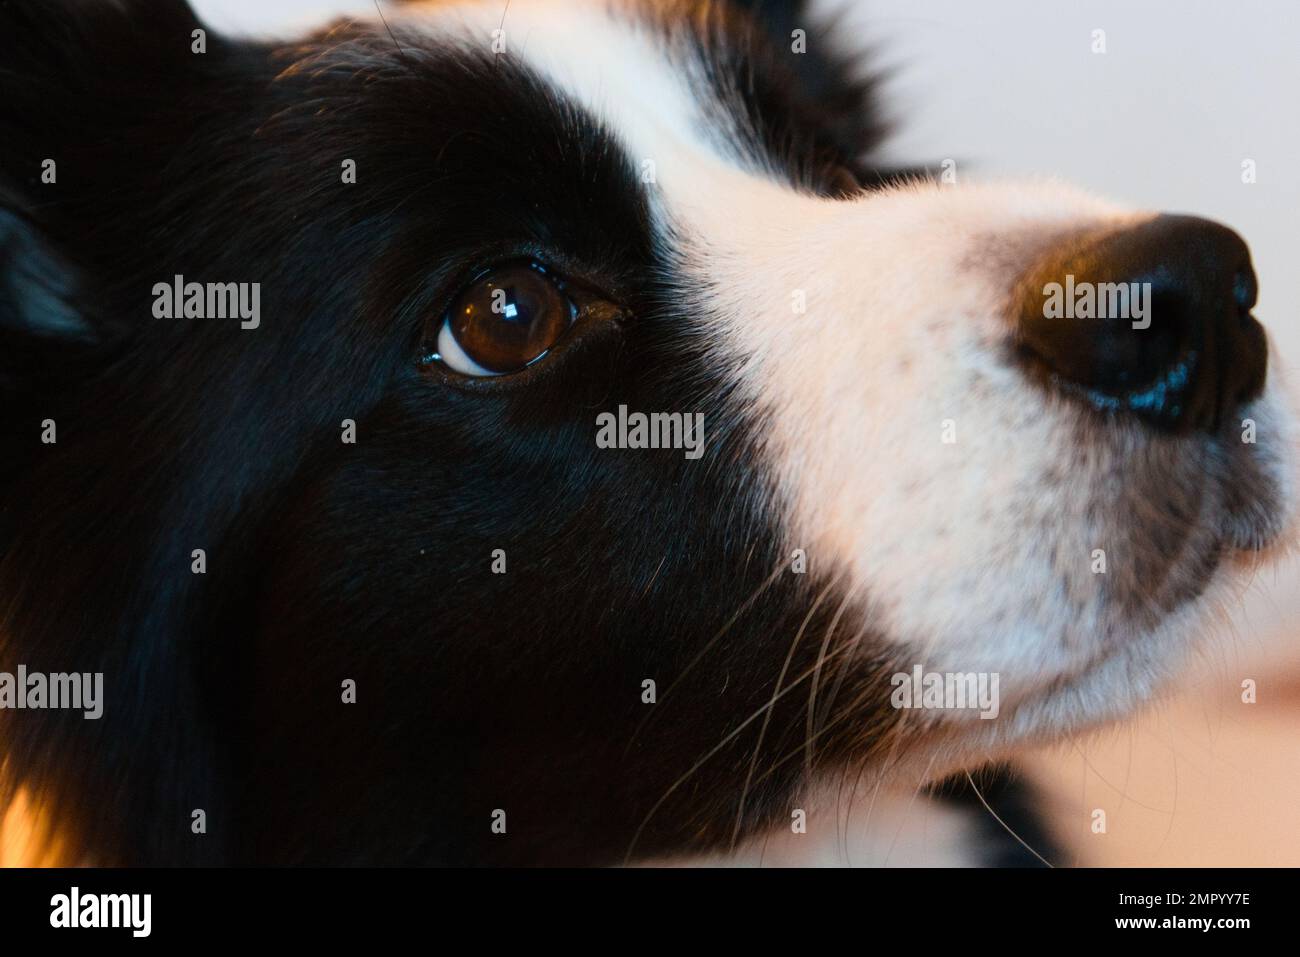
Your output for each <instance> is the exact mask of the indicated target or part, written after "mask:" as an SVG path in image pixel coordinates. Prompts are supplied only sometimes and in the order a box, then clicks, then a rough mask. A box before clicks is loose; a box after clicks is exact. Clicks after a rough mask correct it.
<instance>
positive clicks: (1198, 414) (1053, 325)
mask: <svg viewBox="0 0 1300 957" xmlns="http://www.w3.org/2000/svg"><path fill="white" fill-rule="evenodd" d="M1016 300H1017V308H1018V309H1019V316H1018V330H1017V331H1018V336H1017V341H1018V344H1019V346H1020V347H1021V349H1022V350H1023V351H1024V352H1026V353H1027V354H1028V355H1029V356H1030V357H1031V361H1032V362H1033V364H1035V365H1037V366H1038V367H1039V368H1041V369H1042V370H1044V371H1046V373H1047V374H1048V377H1049V378H1050V379H1051V380H1052V382H1053V383H1055V384H1057V385H1058V386H1060V387H1061V388H1063V389H1065V390H1066V391H1069V392H1073V393H1076V394H1078V395H1080V396H1082V397H1083V398H1085V399H1086V400H1088V401H1089V402H1091V403H1092V404H1093V405H1094V406H1095V407H1097V408H1099V409H1102V410H1106V411H1127V412H1129V413H1132V414H1134V415H1137V416H1139V417H1141V418H1143V419H1145V420H1146V421H1148V422H1150V423H1152V424H1154V425H1156V426H1158V427H1160V428H1162V429H1166V430H1169V431H1173V432H1187V431H1191V430H1193V429H1205V430H1210V431H1215V430H1217V429H1218V427H1219V423H1220V421H1221V420H1222V419H1223V418H1224V417H1225V416H1227V415H1230V414H1231V413H1232V411H1233V410H1234V409H1235V408H1237V407H1238V406H1239V405H1240V404H1241V403H1243V402H1245V401H1247V400H1249V399H1252V398H1254V397H1256V396H1257V395H1259V393H1260V392H1261V390H1262V389H1263V387H1264V376H1265V371H1266V368H1267V362H1268V347H1267V343H1266V341H1265V337H1264V330H1263V328H1262V327H1261V326H1260V324H1259V323H1258V322H1256V321H1255V319H1254V317H1253V316H1251V314H1250V309H1251V307H1253V306H1254V305H1255V272H1254V270H1253V269H1252V268H1251V264H1250V251H1249V249H1247V247H1246V244H1245V243H1244V242H1243V241H1242V239H1241V237H1240V236H1238V235H1237V234H1236V233H1235V232H1233V231H1232V230H1231V229H1228V228H1227V227H1226V226H1221V225H1219V224H1218V223H1212V222H1210V221H1209V220H1205V219H1198V218H1196V217H1193V216H1159V217H1157V218H1155V219H1153V220H1151V221H1149V222H1146V223H1143V224H1142V225H1139V226H1135V227H1132V228H1129V229H1124V230H1121V231H1118V232H1113V233H1109V234H1107V235H1104V236H1102V237H1100V238H1097V237H1088V238H1085V239H1083V240H1078V239H1076V240H1073V241H1069V242H1066V243H1064V244H1063V245H1062V246H1061V247H1060V248H1058V249H1056V250H1054V251H1052V252H1051V253H1049V255H1048V257H1047V259H1046V260H1044V261H1040V262H1039V263H1038V264H1037V265H1036V266H1035V267H1034V268H1033V269H1032V270H1031V271H1030V272H1029V273H1028V274H1027V275H1026V276H1025V278H1024V279H1023V280H1022V282H1021V283H1020V287H1019V290H1018V292H1017V295H1016Z"/></svg>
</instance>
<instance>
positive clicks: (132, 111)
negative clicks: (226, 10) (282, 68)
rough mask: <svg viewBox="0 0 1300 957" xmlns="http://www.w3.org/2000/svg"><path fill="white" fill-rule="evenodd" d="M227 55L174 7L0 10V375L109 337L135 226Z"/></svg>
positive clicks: (3, 4) (112, 4)
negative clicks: (108, 305)
mask: <svg viewBox="0 0 1300 957" xmlns="http://www.w3.org/2000/svg"><path fill="white" fill-rule="evenodd" d="M232 49H234V48H233V47H232V46H231V45H230V44H228V43H226V41H224V40H222V39H221V38H220V37H217V36H214V35H212V36H210V35H208V33H207V31H206V30H205V29H204V28H203V26H202V24H201V23H200V22H199V20H198V19H197V17H196V16H195V15H194V13H193V11H192V10H191V9H190V7H189V6H188V4H186V3H185V2H184V0H0V91H3V92H2V94H0V376H5V375H7V376H8V377H9V378H12V377H14V376H15V375H18V374H19V373H20V371H21V367H22V366H30V365H32V364H34V363H36V362H37V360H36V359H35V358H34V357H35V356H38V355H42V354H50V353H51V349H52V348H56V347H57V346H59V345H64V346H69V347H71V346H73V345H77V346H85V345H88V344H92V343H94V342H96V341H102V340H104V339H106V338H111V337H112V333H113V330H106V329H104V328H102V327H101V326H99V325H98V324H97V321H96V318H95V311H96V309H97V305H98V302H99V301H100V300H102V294H103V292H104V291H105V286H106V285H111V282H112V277H113V276H115V275H120V274H121V273H122V272H123V271H124V270H123V266H124V264H125V263H124V258H125V257H126V256H128V255H129V254H130V252H129V247H130V246H131V245H132V244H131V243H129V242H127V241H125V240H127V239H128V238H129V237H130V235H131V230H132V228H133V224H132V219H133V215H134V214H135V212H136V211H138V210H140V209H143V208H146V207H148V206H149V205H150V204H151V203H153V202H154V201H155V200H156V197H153V196H151V195H149V182H150V180H151V178H154V179H156V177H154V175H153V174H154V173H156V171H157V170H158V169H160V168H164V167H165V166H166V164H167V162H168V160H169V158H170V156H171V155H173V154H174V151H175V149H176V144H178V143H182V142H185V140H186V138H187V137H189V136H190V135H191V134H192V131H193V126H194V123H195V122H198V121H199V120H196V119H195V118H194V117H196V116H199V117H201V116H202V111H201V110H195V109H193V107H194V105H195V104H196V103H200V102H202V98H203V93H204V92H205V91H206V90H207V89H210V88H211V86H212V85H213V84H216V83H219V82H220V81H219V77H220V76H221V73H222V71H223V69H224V64H226V63H227V62H228V60H229V58H230V56H231V54H232ZM205 84H206V85H205ZM70 351H75V350H70Z"/></svg>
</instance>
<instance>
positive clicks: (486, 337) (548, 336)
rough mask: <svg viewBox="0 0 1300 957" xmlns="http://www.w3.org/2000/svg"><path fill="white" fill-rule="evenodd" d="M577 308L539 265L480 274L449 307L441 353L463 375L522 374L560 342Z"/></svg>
mask: <svg viewBox="0 0 1300 957" xmlns="http://www.w3.org/2000/svg"><path fill="white" fill-rule="evenodd" d="M576 315H577V308H576V307H575V306H574V304H573V302H572V301H571V300H570V299H569V297H568V296H567V295H565V293H564V291H563V290H562V289H561V288H560V287H559V286H558V285H557V284H556V282H555V281H554V280H553V279H552V278H551V277H550V275H548V274H547V272H546V270H545V268H544V267H542V266H541V265H539V264H538V263H532V262H529V263H516V264H513V265H508V266H502V267H500V268H498V269H494V270H492V271H490V272H488V273H485V274H484V275H482V276H480V277H479V278H478V279H476V280H475V281H474V283H473V284H472V285H470V286H469V288H467V289H465V290H464V291H463V292H462V293H461V294H460V295H459V296H457V297H456V299H455V301H454V302H452V304H451V306H450V307H449V308H448V310H447V313H446V317H445V319H444V321H443V324H442V327H441V329H440V330H439V332H438V341H437V345H436V354H435V356H434V358H437V359H440V360H441V361H442V362H443V363H444V364H445V365H447V366H448V367H449V368H451V369H453V370H454V371H456V372H459V373H461V374H463V375H473V376H490V375H504V374H506V373H510V372H518V371H519V370H520V369H522V368H524V367H525V366H527V365H528V364H529V363H532V362H535V361H536V360H537V359H539V358H541V357H542V356H543V355H545V354H546V352H547V351H548V350H549V349H550V348H551V347H552V346H554V345H555V343H556V342H557V341H559V339H560V337H561V336H562V335H563V334H564V332H565V330H567V329H568V328H569V326H570V325H571V324H572V323H573V319H574V317H575V316H576Z"/></svg>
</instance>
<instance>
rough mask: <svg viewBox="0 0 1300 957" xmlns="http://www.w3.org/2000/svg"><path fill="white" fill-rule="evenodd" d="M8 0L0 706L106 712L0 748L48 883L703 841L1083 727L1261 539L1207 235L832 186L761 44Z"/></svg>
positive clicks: (1240, 327) (1272, 440)
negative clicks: (10, 698) (312, 31)
mask: <svg viewBox="0 0 1300 957" xmlns="http://www.w3.org/2000/svg"><path fill="white" fill-rule="evenodd" d="M56 6H57V7H58V8H59V9H58V11H57V12H56V11H55V10H54V9H51V6H50V4H49V3H40V4H37V3H35V2H31V3H28V2H22V0H20V2H17V3H10V4H7V5H6V6H5V7H4V8H3V12H0V18H2V19H3V24H2V25H3V27H4V28H5V29H3V30H0V36H2V37H3V39H0V75H2V76H3V77H4V81H5V88H6V96H5V97H4V98H3V101H2V102H0V173H3V179H2V180H0V190H3V193H2V194H0V195H2V196H3V201H4V205H3V207H2V210H3V211H0V244H3V248H4V249H5V250H6V253H7V258H6V259H5V260H4V261H3V263H0V336H3V354H0V384H2V385H3V388H4V389H5V392H6V396H7V399H6V401H7V402H8V403H9V408H11V409H12V410H13V411H12V412H8V411H7V412H6V414H5V416H4V417H3V418H4V422H3V428H4V430H5V443H6V445H5V465H4V479H5V483H6V485H5V495H4V501H3V509H4V512H3V516H4V517H3V526H2V528H0V531H2V532H3V541H4V546H5V552H4V555H3V560H2V563H0V589H3V591H2V593H0V594H2V596H3V606H0V629H3V632H4V634H3V645H0V648H2V650H3V658H0V669H2V668H6V667H7V668H11V667H12V666H14V665H16V664H18V663H24V664H26V665H27V666H28V667H29V668H33V669H43V670H46V671H84V672H95V671H102V672H103V673H104V676H105V678H104V681H105V697H106V701H105V710H104V716H103V717H102V718H101V719H100V720H98V721H84V720H82V719H81V717H80V715H75V716H69V715H67V714H63V713H57V712H45V713H39V714H37V713H30V712H29V713H12V712H11V713H0V720H3V722H4V729H5V733H4V736H5V740H6V742H12V745H11V746H10V750H9V753H8V758H7V761H8V768H9V770H8V774H9V776H10V777H11V778H13V779H15V780H17V781H19V782H20V783H24V784H25V785H26V786H27V787H29V788H31V789H32V790H33V791H35V792H38V793H40V794H43V795H48V796H49V799H50V800H55V799H57V800H58V801H60V802H61V803H60V805H59V806H60V807H61V808H63V809H64V810H65V812H66V814H67V818H68V820H69V821H70V822H72V826H73V827H74V828H75V829H76V831H77V832H78V833H79V834H81V835H82V838H81V839H82V840H83V841H85V842H86V843H87V844H88V845H89V846H90V847H91V848H92V853H93V855H95V856H97V857H98V859H101V860H112V859H132V858H143V859H167V860H175V859H197V860H205V859H207V860H211V859H230V858H238V859H250V860H280V861H283V860H297V861H307V860H375V861H415V860H444V861H480V862H482V861H544V862H561V861H588V862H606V861H616V860H621V859H623V858H624V856H625V855H628V854H631V855H633V856H641V855H650V854H658V853H667V852H671V851H677V850H684V849H689V848H707V847H725V846H727V845H729V844H730V843H732V842H734V841H736V840H737V839H740V838H743V837H745V836H746V835H749V834H752V833H754V832H756V831H758V830H760V829H762V828H763V827H766V826H769V825H770V824H771V823H772V822H773V821H774V820H778V819H782V820H788V817H789V814H790V809H791V807H793V806H795V805H798V804H800V803H801V802H803V801H805V800H810V799H811V797H812V794H811V792H813V791H815V790H816V789H817V788H818V787H819V786H820V785H821V784H822V783H824V782H825V781H826V780H827V779H828V778H830V777H833V776H835V775H840V774H843V773H845V772H846V771H850V770H851V771H852V772H853V773H854V774H855V775H856V774H858V773H859V772H865V773H866V774H867V775H869V776H871V775H875V776H880V775H886V776H888V775H897V776H900V777H902V778H904V779H906V780H908V781H909V782H911V783H916V782H918V781H921V780H924V779H926V778H927V777H934V776H937V775H940V774H944V773H947V772H949V771H952V770H954V769H956V768H959V767H962V766H963V765H966V764H970V763H974V762H978V761H981V760H984V759H985V758H987V757H988V756H990V755H996V754H998V753H999V752H1000V751H1001V750H1002V749H1004V748H1007V747H1009V746H1012V745H1015V744H1017V743H1021V742H1024V741H1026V740H1030V739H1035V738H1044V737H1050V736H1052V735H1058V734H1061V733H1065V732H1068V731H1070V730H1072V729H1076V728H1080V727H1084V726H1087V725H1090V724H1093V723H1095V722H1098V721H1101V720H1104V719H1107V718H1110V717H1112V716H1116V715H1119V714H1122V713H1124V712H1125V711H1126V710H1127V709H1129V708H1130V707H1131V706H1133V705H1134V704H1135V703H1137V702H1140V701H1142V700H1143V699H1145V698H1146V697H1147V696H1148V695H1149V694H1150V692H1151V691H1152V689H1153V687H1154V686H1155V685H1156V684H1157V682H1158V681H1159V680H1160V679H1161V678H1163V677H1164V676H1165V675H1167V674H1168V673H1169V672H1170V671H1171V670H1172V669H1174V668H1175V667H1176V666H1177V664H1178V663H1179V661H1180V659H1181V658H1183V656H1184V654H1185V652H1186V651H1187V649H1188V647H1189V642H1190V638H1191V637H1192V635H1193V633H1194V632H1195V631H1196V630H1197V626H1198V624H1199V623H1200V622H1201V620H1202V619H1203V618H1204V617H1205V616H1206V612H1207V609H1208V608H1210V607H1212V603H1213V602H1214V600H1215V599H1214V595H1215V590H1216V589H1218V588H1220V587H1221V585H1220V579H1221V578H1222V577H1224V573H1223V572H1221V571H1220V568H1221V566H1225V565H1229V564H1231V563H1232V562H1233V560H1235V559H1237V558H1239V557H1240V556H1242V555H1251V554H1255V553H1258V552H1260V551H1262V550H1264V549H1265V548H1267V547H1268V546H1269V545H1270V544H1272V543H1273V542H1274V541H1275V540H1276V539H1277V538H1278V536H1279V535H1280V533H1281V529H1282V527H1283V522H1284V519H1285V518H1286V516H1287V515H1288V512H1289V499H1290V489H1289V485H1288V480H1287V471H1286V465H1287V457H1288V455H1287V450H1288V448H1289V444H1290V439H1289V437H1288V434H1287V431H1286V429H1287V421H1286V418H1285V417H1284V415H1283V414H1282V412H1281V409H1280V403H1279V401H1278V399H1277V397H1276V395H1275V391H1276V385H1275V381H1276V375H1275V372H1274V370H1273V369H1271V368H1268V366H1267V359H1266V352H1267V348H1266V345H1265V340H1264V335H1263V332H1262V330H1261V328H1260V326H1259V325H1258V324H1257V323H1256V321H1255V320H1254V319H1253V318H1252V317H1251V316H1250V312H1249V311H1250V308H1251V306H1252V305H1253V301H1254V282H1255V280H1254V276H1253V274H1252V272H1251V267H1250V262H1249V256H1248V253H1247V251H1246V247H1245V246H1244V245H1243V243H1242V242H1241V240H1240V239H1238V238H1237V237H1236V236H1235V234H1233V233H1231V232H1230V231H1228V230H1226V229H1224V228H1222V227H1219V226H1216V225H1214V224H1210V223H1207V222H1204V221H1201V220H1195V219H1190V218H1180V217H1157V216H1155V215H1154V214H1152V213H1140V212H1134V211H1131V210H1125V209H1120V208H1116V207H1114V206H1112V205H1109V204H1107V203H1104V202H1101V201H1099V200H1097V199H1094V198H1091V197H1089V196H1087V195H1084V194H1082V193H1079V192H1077V191H1075V190H1073V189H1069V188H1066V187H1064V186H1061V185H1059V184H1055V183H1045V184H1034V185H1026V184H1007V185H982V186H974V185H966V184H964V183H961V184H957V183H952V182H948V179H950V177H945V176H942V175H936V176H933V177H932V176H929V175H927V174H923V173H919V172H907V171H901V170H897V169H889V168H883V167H882V166H880V165H879V164H878V163H877V162H876V161H875V159H874V156H875V153H876V150H877V147H878V144H879V141H880V138H881V135H882V133H881V130H882V124H881V121H880V115H879V111H878V109H877V107H876V104H875V103H874V101H873V99H872V86H871V83H870V81H869V80H868V79H865V78H864V77H863V76H862V74H861V73H859V72H857V71H858V66H856V65H854V64H853V63H852V62H851V61H850V60H849V59H848V58H847V57H846V55H845V51H843V50H840V49H837V47H836V40H835V38H834V37H833V36H832V35H831V34H830V33H829V32H826V31H821V32H819V30H818V26H819V24H817V23H816V22H813V21H811V20H806V19H804V17H803V16H802V14H796V13H782V14H780V15H769V14H765V13H764V12H763V11H761V10H760V11H758V12H757V13H755V12H754V11H751V10H747V9H744V8H742V7H741V6H739V5H728V4H724V3H711V4H699V3H690V4H686V3H683V4H680V5H671V6H668V7H665V6H664V5H662V4H656V5H649V4H644V5H643V4H637V3H607V2H600V0H568V2H559V0H556V2H546V0H534V2H529V0H514V2H512V3H511V4H509V6H508V9H507V8H506V5H505V4H503V3H474V2H470V3H428V4H412V5H407V6H403V7H401V8H397V9H391V10H389V11H388V15H387V20H386V22H384V21H382V20H381V19H380V18H379V17H378V16H376V17H375V18H374V19H373V20H365V21H361V22H348V23H341V24H338V25H336V26H334V27H333V28H331V29H329V30H326V31H324V32H321V33H319V34H316V35H313V36H310V37H307V38H305V39H302V40H299V41H297V42H292V43H283V44H278V43H261V42H258V43H253V42H235V41H230V40H226V39H222V38H220V37H218V36H215V35H210V34H206V33H200V32H196V31H200V30H201V29H202V27H201V25H200V24H199V23H197V22H195V21H194V20H193V18H192V15H191V14H190V13H189V11H188V10H186V9H184V8H183V7H181V6H178V5H176V4H174V3H170V2H167V3H161V2H160V3H142V2H134V3H131V2H128V3H118V4H110V3H103V4H77V5H73V4H62V3H60V4H57V5H56ZM503 10H504V16H503ZM47 161H48V162H47ZM178 277H179V278H178ZM189 283H198V284H200V285H199V286H198V287H194V288H190V287H188V286H187V284H189ZM226 283H234V284H242V285H240V286H238V287H235V286H232V287H223V288H221V289H218V290H217V291H216V293H213V292H212V289H211V287H209V286H208V285H207V284H226ZM254 283H255V284H257V286H256V289H254V287H253V284H254ZM1090 288H1091V292H1089V289H1090ZM195 289H197V292H196V291H195ZM254 295H255V296H256V299H254V298H253V297H254ZM1089 295H1091V296H1092V299H1091V305H1089V299H1088V297H1089ZM254 304H255V307H254ZM241 306H242V307H243V309H244V311H243V312H242V313H239V311H238V310H239V307H241ZM226 307H228V308H226ZM222 308H226V312H227V313H229V314H228V315H226V317H225V318H221V317H219V316H213V315H212V313H213V311H214V309H215V311H220V310H221V309H222ZM651 413H666V414H667V415H666V416H652V415H651ZM638 416H645V419H644V420H642V419H639V418H638ZM51 429H53V431H51ZM51 439H52V440H53V441H51ZM664 445H667V446H669V447H659V446H664ZM641 446H655V447H641ZM918 665H919V666H921V667H922V668H923V669H924V671H926V672H933V673H938V674H941V675H942V674H944V673H962V674H974V675H985V676H988V675H997V678H998V683H997V685H996V688H997V690H998V693H999V701H998V702H997V707H996V709H995V710H996V716H995V717H994V716H989V717H983V718H982V717H980V716H979V714H978V713H977V712H975V711H972V710H970V709H961V708H957V709H953V708H947V707H930V708H926V707H921V708H912V707H906V706H904V707H900V706H899V705H900V696H899V691H900V681H899V679H898V678H896V676H897V675H900V674H902V675H907V676H909V680H910V677H911V676H912V675H913V674H914V672H913V669H914V668H915V667H916V666H918ZM917 697H918V700H919V698H920V695H919V694H918V696H917ZM904 698H906V696H904ZM907 703H908V702H907V701H906V700H904V701H903V704H907ZM199 808H202V809H204V810H205V811H206V812H207V815H208V820H209V821H210V824H209V827H208V832H207V833H206V834H202V835H195V834H194V833H192V829H191V821H192V811H193V810H194V809H199ZM497 812H504V815H500V814H498V813H497ZM502 820H504V821H506V822H507V823H506V826H505V833H499V832H500V830H501V827H500V826H499V823H500V821H502ZM494 825H498V826H494Z"/></svg>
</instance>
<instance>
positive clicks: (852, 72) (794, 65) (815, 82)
mask: <svg viewBox="0 0 1300 957" xmlns="http://www.w3.org/2000/svg"><path fill="white" fill-rule="evenodd" d="M732 3H733V4H734V5H735V6H736V7H738V8H739V9H742V10H744V11H745V12H746V13H747V14H748V16H749V17H750V18H751V19H752V20H753V21H754V22H755V23H757V25H758V27H759V29H760V30H762V32H763V33H764V34H765V35H766V36H767V38H768V40H769V42H770V43H771V44H772V48H773V49H774V50H776V51H777V52H778V54H779V55H780V62H781V64H782V65H783V66H784V67H785V68H787V69H788V70H789V71H790V73H791V75H792V76H793V78H794V85H795V87H796V93H797V95H798V97H799V98H800V99H801V100H803V101H804V102H805V103H806V104H808V107H809V109H812V110H816V112H817V114H818V115H819V117H820V119H821V122H822V124H823V125H824V127H825V128H826V129H827V131H828V132H829V133H830V134H831V135H832V136H833V137H834V139H835V141H836V142H837V143H838V144H839V145H840V147H841V149H843V150H844V151H845V152H847V153H849V154H852V155H859V156H860V155H863V154H866V153H868V152H870V151H871V150H873V149H874V148H875V147H876V146H877V145H878V144H879V143H880V141H881V140H882V139H883V138H884V136H885V134H886V133H887V124H886V122H885V120H884V117H883V116H882V114H881V111H880V108H879V105H878V103H877V88H878V86H879V80H880V75H879V74H878V73H877V72H876V71H875V70H874V69H867V60H868V57H867V55H866V54H867V52H868V51H866V50H865V49H863V48H861V47H860V46H857V45H856V41H854V40H853V39H851V38H852V37H855V36H857V32H856V31H854V30H851V29H849V28H847V27H846V26H845V24H844V18H845V16H846V15H847V10H846V8H845V6H844V5H843V4H841V5H840V6H839V8H838V9H832V10H830V11H821V10H814V9H812V4H810V3H807V2H804V0H732Z"/></svg>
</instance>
